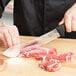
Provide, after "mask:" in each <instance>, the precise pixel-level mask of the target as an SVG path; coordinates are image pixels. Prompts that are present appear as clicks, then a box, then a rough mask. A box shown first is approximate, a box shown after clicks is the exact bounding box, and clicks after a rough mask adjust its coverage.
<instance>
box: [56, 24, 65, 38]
mask: <svg viewBox="0 0 76 76" xmlns="http://www.w3.org/2000/svg"><path fill="white" fill-rule="evenodd" d="M56 29H57V31H58V32H59V34H60V37H64V36H65V24H62V25H60V26H57V27H56Z"/></svg>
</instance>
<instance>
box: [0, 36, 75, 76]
mask: <svg viewBox="0 0 76 76" xmlns="http://www.w3.org/2000/svg"><path fill="white" fill-rule="evenodd" d="M33 38H35V37H27V36H21V37H20V39H21V43H23V42H26V41H29V40H32V39H33ZM42 47H48V48H56V49H57V51H58V54H60V53H67V52H70V51H71V52H74V53H75V56H76V40H75V39H61V38H59V39H56V40H54V41H52V42H49V43H48V44H46V45H44V46H42ZM5 49H7V48H6V47H5V46H4V44H3V43H2V42H0V53H2V52H3V51H4V50H5ZM0 59H3V60H4V64H3V65H2V66H1V65H0V76H76V58H75V60H74V61H75V62H74V63H71V64H66V63H65V64H63V66H62V68H61V69H60V70H59V71H56V72H47V71H45V70H43V69H41V68H39V66H38V61H36V60H35V59H31V58H26V59H25V58H7V57H5V56H2V55H0Z"/></svg>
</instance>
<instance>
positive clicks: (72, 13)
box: [59, 3, 76, 32]
mask: <svg viewBox="0 0 76 76" xmlns="http://www.w3.org/2000/svg"><path fill="white" fill-rule="evenodd" d="M62 24H65V27H66V31H67V32H72V31H76V3H75V4H74V5H73V6H72V7H71V8H70V9H68V11H67V12H66V13H65V15H64V18H63V19H62V20H61V21H60V22H59V25H62Z"/></svg>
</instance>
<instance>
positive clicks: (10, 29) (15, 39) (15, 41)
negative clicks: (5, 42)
mask: <svg viewBox="0 0 76 76" xmlns="http://www.w3.org/2000/svg"><path fill="white" fill-rule="evenodd" d="M7 28H8V32H9V34H10V36H11V40H12V45H17V44H19V34H18V30H17V28H16V27H15V26H7Z"/></svg>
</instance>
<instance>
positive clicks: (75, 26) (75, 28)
mask: <svg viewBox="0 0 76 76" xmlns="http://www.w3.org/2000/svg"><path fill="white" fill-rule="evenodd" d="M71 28H72V31H76V18H75V17H72V26H71Z"/></svg>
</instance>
